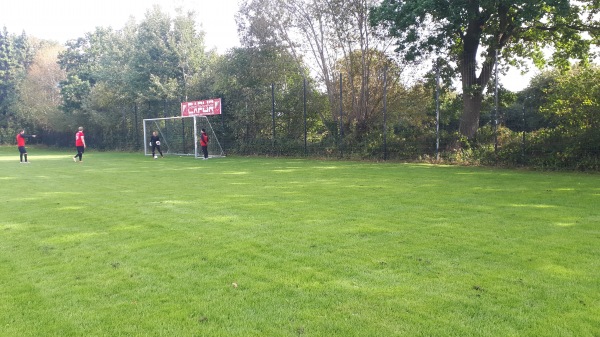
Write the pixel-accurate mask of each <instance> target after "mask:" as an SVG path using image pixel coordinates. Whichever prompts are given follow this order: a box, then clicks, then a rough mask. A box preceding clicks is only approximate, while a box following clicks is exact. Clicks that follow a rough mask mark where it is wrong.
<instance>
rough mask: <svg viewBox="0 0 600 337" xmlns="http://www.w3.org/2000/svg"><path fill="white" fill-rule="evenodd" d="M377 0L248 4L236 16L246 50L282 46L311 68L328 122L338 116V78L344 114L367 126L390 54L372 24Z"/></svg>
mask: <svg viewBox="0 0 600 337" xmlns="http://www.w3.org/2000/svg"><path fill="white" fill-rule="evenodd" d="M374 4H375V1H374V0H302V1H297V0H247V1H245V2H244V3H243V4H242V6H241V9H240V12H239V15H238V25H239V30H240V31H241V32H242V35H243V37H242V42H243V43H244V45H246V46H250V47H256V46H263V47H264V46H273V45H277V46H281V47H284V48H286V49H287V50H288V51H289V53H290V54H291V55H293V56H294V57H295V59H296V60H298V61H297V62H299V63H300V61H301V60H303V62H305V63H306V64H308V65H309V66H311V68H310V73H311V74H312V75H315V76H316V78H317V81H319V82H320V85H321V86H322V87H323V88H324V89H325V90H326V93H327V97H328V99H329V105H330V114H331V115H330V116H327V117H328V118H327V119H328V120H337V118H338V117H339V114H338V111H339V110H338V107H339V104H340V102H339V78H340V74H342V76H343V77H345V81H347V82H348V83H347V86H346V88H347V89H348V91H347V92H346V95H347V97H349V98H351V99H350V100H347V101H346V103H345V104H344V106H343V110H344V111H346V112H347V115H348V116H352V118H354V120H353V121H352V123H355V122H357V123H365V121H366V120H367V117H368V112H369V111H371V110H372V109H373V108H374V102H377V101H380V100H381V95H382V92H381V91H378V90H373V89H374V88H372V87H371V86H372V84H373V79H374V78H376V77H378V76H379V74H378V73H377V72H376V69H377V68H381V67H380V61H381V57H379V56H378V53H374V52H373V50H379V51H384V52H385V50H386V41H385V40H382V39H381V38H378V37H377V35H376V34H375V33H376V31H375V29H374V28H373V27H371V26H370V25H369V24H368V18H369V8H370V6H372V5H374Z"/></svg>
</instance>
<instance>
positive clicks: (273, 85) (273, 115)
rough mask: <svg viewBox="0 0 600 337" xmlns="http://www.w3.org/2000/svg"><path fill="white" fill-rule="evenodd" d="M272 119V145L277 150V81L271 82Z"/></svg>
mask: <svg viewBox="0 0 600 337" xmlns="http://www.w3.org/2000/svg"><path fill="white" fill-rule="evenodd" d="M271 120H272V124H273V141H272V147H273V151H275V83H271Z"/></svg>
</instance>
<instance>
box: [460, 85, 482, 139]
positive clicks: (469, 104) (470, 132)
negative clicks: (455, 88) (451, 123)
mask: <svg viewBox="0 0 600 337" xmlns="http://www.w3.org/2000/svg"><path fill="white" fill-rule="evenodd" d="M482 101H483V95H482V94H481V93H475V94H472V95H469V94H464V95H463V113H462V115H461V116H460V126H459V131H460V134H461V135H463V136H466V137H467V138H473V137H475V134H476V133H477V129H478V128H479V116H480V115H481V102H482Z"/></svg>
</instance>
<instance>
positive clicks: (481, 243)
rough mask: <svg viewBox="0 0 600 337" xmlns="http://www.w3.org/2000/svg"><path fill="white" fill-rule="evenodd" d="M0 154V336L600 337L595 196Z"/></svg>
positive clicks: (569, 181)
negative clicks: (27, 158) (27, 162)
mask: <svg viewBox="0 0 600 337" xmlns="http://www.w3.org/2000/svg"><path fill="white" fill-rule="evenodd" d="M28 150H29V154H30V160H31V161H32V163H31V164H30V165H24V164H19V163H18V160H19V158H18V157H19V155H18V151H17V150H16V147H15V146H12V147H0V184H1V185H0V186H1V188H0V336H61V337H62V336H240V337H241V336H244V337H245V336H343V337H348V336H382V337H389V336H536V337H538V336H552V337H554V336H577V337H580V336H592V337H598V336H600V209H599V208H600V176H599V175H597V174H589V175H583V174H576V173H540V172H527V171H513V170H498V169H486V168H472V167H449V166H431V165H418V164H400V163H367V162H337V161H317V160H304V159H285V158H280V159H273V158H239V157H229V158H221V159H211V160H207V161H203V160H195V159H193V158H181V157H166V158H164V159H158V160H153V159H151V158H149V157H144V156H143V155H142V154H139V153H135V154H129V153H99V152H94V151H93V150H89V151H88V152H87V153H86V154H85V155H84V162H83V163H82V164H76V163H74V162H73V161H72V160H71V158H70V156H72V155H73V154H74V151H62V152H59V151H49V150H44V149H38V148H35V147H29V148H28Z"/></svg>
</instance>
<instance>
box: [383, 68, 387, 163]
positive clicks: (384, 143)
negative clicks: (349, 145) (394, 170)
mask: <svg viewBox="0 0 600 337" xmlns="http://www.w3.org/2000/svg"><path fill="white" fill-rule="evenodd" d="M383 160H387V66H385V68H383Z"/></svg>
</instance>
